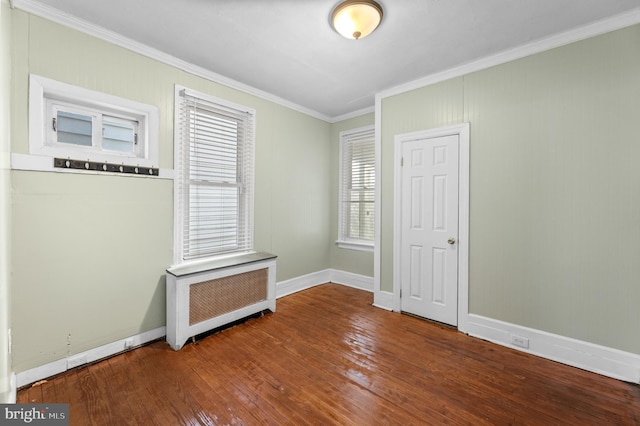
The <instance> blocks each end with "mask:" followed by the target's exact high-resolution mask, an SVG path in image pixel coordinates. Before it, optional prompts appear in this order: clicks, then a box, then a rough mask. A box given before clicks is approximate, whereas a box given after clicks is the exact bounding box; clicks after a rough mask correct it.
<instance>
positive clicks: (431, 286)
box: [400, 135, 459, 325]
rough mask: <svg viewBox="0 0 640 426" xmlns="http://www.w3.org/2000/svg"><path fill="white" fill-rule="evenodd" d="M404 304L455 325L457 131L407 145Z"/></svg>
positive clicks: (405, 307)
mask: <svg viewBox="0 0 640 426" xmlns="http://www.w3.org/2000/svg"><path fill="white" fill-rule="evenodd" d="M402 157H403V159H405V160H407V161H403V167H402V185H401V187H402V191H401V192H402V193H401V199H402V201H401V203H402V204H401V206H402V207H401V212H402V213H401V221H402V226H401V228H402V235H401V248H400V250H401V253H400V263H401V268H402V271H401V288H402V293H401V294H402V296H401V309H402V310H403V311H406V312H409V313H412V314H415V315H419V316H422V317H426V318H430V319H433V320H436V321H440V322H444V323H447V324H451V325H457V313H458V308H457V305H458V294H457V292H458V272H457V271H458V253H457V245H456V244H455V241H456V239H457V234H458V167H459V166H458V136H457V135H452V136H442V137H435V138H428V139H421V140H416V141H407V142H404V143H403V144H402Z"/></svg>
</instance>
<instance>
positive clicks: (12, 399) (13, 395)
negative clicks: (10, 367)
mask: <svg viewBox="0 0 640 426" xmlns="http://www.w3.org/2000/svg"><path fill="white" fill-rule="evenodd" d="M17 398H18V386H16V373H11V377H10V378H9V400H8V401H7V403H8V404H15V403H16V399H17Z"/></svg>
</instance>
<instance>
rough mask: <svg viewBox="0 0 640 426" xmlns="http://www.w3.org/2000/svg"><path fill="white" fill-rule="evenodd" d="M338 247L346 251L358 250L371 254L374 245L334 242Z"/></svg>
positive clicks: (356, 242) (355, 242) (357, 242)
mask: <svg viewBox="0 0 640 426" xmlns="http://www.w3.org/2000/svg"><path fill="white" fill-rule="evenodd" d="M336 244H338V247H340V248H343V249H348V250H360V251H368V252H373V249H374V245H373V243H365V242H359V241H341V240H338V241H336Z"/></svg>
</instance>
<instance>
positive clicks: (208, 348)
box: [18, 284, 640, 425]
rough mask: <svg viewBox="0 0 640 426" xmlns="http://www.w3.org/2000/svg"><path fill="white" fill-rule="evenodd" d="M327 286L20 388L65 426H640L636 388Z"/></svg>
mask: <svg viewBox="0 0 640 426" xmlns="http://www.w3.org/2000/svg"><path fill="white" fill-rule="evenodd" d="M371 302H372V295H371V294H370V293H367V292H363V291H360V290H356V289H352V288H348V287H344V286H340V285H334V284H325V285H322V286H319V287H315V288H312V289H310V290H306V291H303V292H300V293H296V294H293V295H291V296H287V297H285V298H282V299H279V300H278V304H277V309H278V311H277V312H276V313H275V314H267V315H265V316H264V317H261V318H254V319H251V320H249V321H247V322H245V323H243V324H240V325H237V326H235V327H233V328H230V329H227V330H224V331H222V332H220V333H217V334H215V335H211V336H208V337H206V338H204V339H202V340H200V341H198V342H197V343H195V344H188V345H186V346H185V347H184V348H183V349H182V350H181V351H179V352H174V351H173V350H172V349H171V348H170V347H169V346H168V345H167V344H166V343H165V342H155V343H153V344H151V345H148V346H145V347H142V348H138V349H136V350H133V351H130V352H127V353H124V354H122V355H118V356H116V357H113V358H110V359H107V360H105V361H102V362H99V363H97V364H93V365H90V366H87V367H84V368H79V369H76V370H72V371H70V372H67V373H65V374H63V375H60V376H57V377H55V378H52V379H50V380H48V381H46V382H44V383H42V384H40V385H37V386H33V387H31V388H27V389H23V390H20V391H19V393H18V402H22V403H27V402H33V403H54V402H64V403H69V404H70V418H71V424H72V425H152V424H157V425H219V424H247V425H254V424H271V425H334V424H339V425H383V424H390V425H421V424H454V425H457V424H468V425H484V424H497V425H507V424H517V425H561V424H571V425H640V386H638V385H633V384H629V383H625V382H621V381H617V380H614V379H609V378H606V377H603V376H599V375H597V374H594V373H589V372H586V371H582V370H579V369H575V368H572V367H568V366H565V365H561V364H558V363H555V362H552V361H548V360H545V359H542V358H538V357H535V356H530V355H527V354H524V353H522V352H518V351H514V350H511V349H508V348H504V347H501V346H497V345H494V344H492V343H489V342H485V341H482V340H479V339H475V338H471V337H468V336H466V335H464V334H462V333H459V332H457V331H456V330H452V329H449V328H446V327H443V326H440V325H437V324H433V323H430V322H428V321H424V320H420V319H417V318H413V317H410V316H406V315H401V314H398V313H392V312H387V311H384V310H381V309H377V308H374V307H372V306H371Z"/></svg>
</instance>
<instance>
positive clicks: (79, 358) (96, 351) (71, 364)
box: [15, 327, 167, 388]
mask: <svg viewBox="0 0 640 426" xmlns="http://www.w3.org/2000/svg"><path fill="white" fill-rule="evenodd" d="M166 334H167V333H166V327H158V328H155V329H153V330H149V331H145V332H144V333H140V334H136V335H135V336H130V337H127V338H124V339H120V340H117V341H115V342H112V343H107V344H106V345H102V346H99V347H97V348H93V349H89V350H88V351H85V352H81V353H79V354H74V355H71V356H68V357H66V358H63V359H60V360H57V361H53V362H50V363H47V364H44V365H41V366H39V367H35V368H32V369H29V370H26V371H22V372H19V373H17V374H16V380H15V386H16V387H18V388H20V387H22V386H25V385H29V384H31V383H34V382H37V381H38V380H43V379H46V378H48V377H51V376H55V375H56V374H60V373H64V372H65V371H67V370H69V369H71V368H75V367H78V366H81V365H84V364H87V363H91V362H95V361H98V360H101V359H103V358H107V357H109V356H112V355H115V354H118V353H120V352H123V351H125V350H128V349H130V348H135V347H136V346H140V345H143V344H145V343H148V342H151V341H153V340H156V339H160V338H162V337H164V336H165V335H166Z"/></svg>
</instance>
